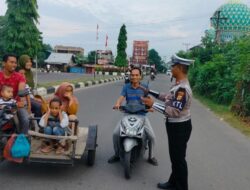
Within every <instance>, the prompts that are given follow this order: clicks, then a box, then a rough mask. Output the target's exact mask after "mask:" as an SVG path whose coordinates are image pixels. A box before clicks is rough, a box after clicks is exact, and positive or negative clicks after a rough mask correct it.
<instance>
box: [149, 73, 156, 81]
mask: <svg viewBox="0 0 250 190" xmlns="http://www.w3.org/2000/svg"><path fill="white" fill-rule="evenodd" d="M150 79H151V80H155V74H154V73H153V72H152V73H150Z"/></svg>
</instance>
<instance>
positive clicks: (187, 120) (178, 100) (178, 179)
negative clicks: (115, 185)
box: [143, 55, 194, 190]
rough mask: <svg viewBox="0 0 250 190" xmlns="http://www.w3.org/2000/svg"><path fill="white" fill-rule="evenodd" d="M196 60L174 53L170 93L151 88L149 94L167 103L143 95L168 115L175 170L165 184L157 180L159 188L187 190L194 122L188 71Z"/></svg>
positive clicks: (151, 105)
mask: <svg viewBox="0 0 250 190" xmlns="http://www.w3.org/2000/svg"><path fill="white" fill-rule="evenodd" d="M193 62H194V60H189V59H183V58H180V57H178V56H177V55H173V56H172V61H171V67H172V70H171V72H172V77H173V78H175V79H176V82H175V84H174V85H173V86H172V87H171V89H170V91H169V93H168V94H165V93H158V92H155V91H153V90H148V92H149V94H151V95H153V96H154V97H156V98H157V99H159V100H161V101H164V102H165V104H160V103H156V102H154V100H153V99H152V98H143V102H144V103H145V104H146V105H147V106H150V107H153V108H154V109H155V110H157V111H159V112H161V113H163V114H164V115H165V116H166V129H167V135H168V143H169V155H170V160H171V164H172V173H171V175H170V178H169V180H168V181H167V182H165V183H158V185H157V187H158V188H160V189H169V190H170V189H175V190H188V169H187V162H186V159H185V157H186V149H187V142H188V140H189V137H190V135H191V130H192V124H191V115H190V105H191V100H192V90H191V88H190V85H189V82H188V79H187V72H188V66H189V65H190V64H191V63H193Z"/></svg>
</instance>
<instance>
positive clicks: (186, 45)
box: [182, 43, 190, 52]
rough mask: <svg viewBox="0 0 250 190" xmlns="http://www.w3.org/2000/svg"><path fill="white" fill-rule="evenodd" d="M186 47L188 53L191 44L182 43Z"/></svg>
mask: <svg viewBox="0 0 250 190" xmlns="http://www.w3.org/2000/svg"><path fill="white" fill-rule="evenodd" d="M182 44H183V45H184V46H185V47H186V52H187V51H188V47H189V45H190V43H182Z"/></svg>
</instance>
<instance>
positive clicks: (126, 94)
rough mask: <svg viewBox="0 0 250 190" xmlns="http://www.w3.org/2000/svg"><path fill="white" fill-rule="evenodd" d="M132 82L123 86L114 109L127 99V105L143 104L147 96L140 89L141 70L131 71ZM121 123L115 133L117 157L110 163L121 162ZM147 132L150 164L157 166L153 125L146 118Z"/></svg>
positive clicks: (114, 143) (114, 141)
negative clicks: (143, 99) (143, 98)
mask: <svg viewBox="0 0 250 190" xmlns="http://www.w3.org/2000/svg"><path fill="white" fill-rule="evenodd" d="M130 80H131V83H128V84H125V85H124V86H123V89H122V92H121V96H120V97H119V98H118V100H117V101H116V104H115V106H114V109H119V108H120V106H121V104H122V102H123V101H124V99H126V103H127V104H129V103H131V102H132V103H137V104H142V101H141V97H143V96H145V94H144V91H143V90H142V89H141V87H140V85H141V84H140V80H141V70H140V69H139V68H133V69H132V70H131V74H130ZM141 114H142V115H145V112H143V113H141ZM119 124H120V122H119V123H118V125H117V126H116V128H115V129H114V132H113V145H114V151H115V155H114V156H112V157H111V158H110V159H109V160H108V162H109V163H114V162H117V161H119V160H120V157H119V138H120V127H119ZM144 125H145V132H146V135H147V138H148V140H149V156H148V162H149V163H150V164H152V165H155V166H157V165H158V162H157V160H156V158H155V157H154V156H153V148H154V145H155V134H154V131H153V129H152V127H151V124H150V122H149V120H148V118H147V117H145V124H144Z"/></svg>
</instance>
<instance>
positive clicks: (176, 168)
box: [166, 120, 192, 190]
mask: <svg viewBox="0 0 250 190" xmlns="http://www.w3.org/2000/svg"><path fill="white" fill-rule="evenodd" d="M166 128H167V134H168V146H169V155H170V160H171V164H172V173H171V175H170V178H169V180H168V182H169V183H170V184H173V185H174V186H175V188H176V190H188V168H187V162H186V159H185V157H186V150H187V142H188V140H189V138H190V135H191V131H192V123H191V120H188V121H184V122H179V123H170V122H168V121H166Z"/></svg>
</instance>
